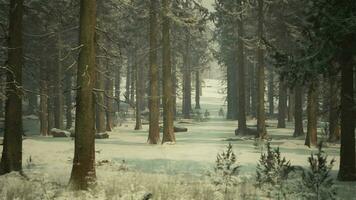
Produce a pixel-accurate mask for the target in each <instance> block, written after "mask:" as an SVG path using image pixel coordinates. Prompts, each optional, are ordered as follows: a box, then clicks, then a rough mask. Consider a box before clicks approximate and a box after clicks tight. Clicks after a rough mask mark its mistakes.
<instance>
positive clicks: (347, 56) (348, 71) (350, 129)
mask: <svg viewBox="0 0 356 200" xmlns="http://www.w3.org/2000/svg"><path fill="white" fill-rule="evenodd" d="M354 41H355V38H350V39H347V40H346V41H345V44H344V45H343V48H342V49H343V51H342V52H340V54H341V56H340V60H339V63H340V65H341V147H340V170H339V174H338V179H339V180H340V181H355V180H356V165H355V156H356V155H355V120H351V119H355V109H351V108H354V107H355V102H354V88H353V84H354V80H353V74H354V73H353V65H354V61H353V56H354V55H352V51H350V49H351V48H353V46H354V44H355V42H354Z"/></svg>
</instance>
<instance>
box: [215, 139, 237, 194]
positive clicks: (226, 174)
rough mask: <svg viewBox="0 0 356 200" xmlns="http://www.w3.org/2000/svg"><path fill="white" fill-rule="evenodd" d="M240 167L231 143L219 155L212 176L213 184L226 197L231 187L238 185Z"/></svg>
mask: <svg viewBox="0 0 356 200" xmlns="http://www.w3.org/2000/svg"><path fill="white" fill-rule="evenodd" d="M239 167H240V166H239V165H238V164H237V159H236V155H235V154H234V152H233V150H232V145H231V143H229V144H228V146H227V148H226V150H225V151H223V152H222V153H218V155H217V157H216V165H215V168H214V174H213V176H212V178H213V179H212V180H213V184H214V185H215V186H217V187H218V190H222V191H223V192H224V193H225V195H226V194H227V193H228V189H229V188H230V187H232V186H236V185H237V175H238V173H239V170H238V169H239Z"/></svg>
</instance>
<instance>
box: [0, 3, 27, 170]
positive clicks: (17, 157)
mask: <svg viewBox="0 0 356 200" xmlns="http://www.w3.org/2000/svg"><path fill="white" fill-rule="evenodd" d="M22 17H23V0H11V1H10V14H9V39H8V47H9V48H8V66H7V67H8V69H9V70H8V72H7V73H6V75H7V79H6V82H7V85H6V97H7V98H6V103H5V132H4V143H3V151H2V157H1V163H0V174H6V173H9V172H11V171H21V170H22V133H23V132H22V131H23V130H22V93H23V91H22V90H21V89H20V88H21V86H22V65H23V61H22V56H23V54H22V51H23V43H22Z"/></svg>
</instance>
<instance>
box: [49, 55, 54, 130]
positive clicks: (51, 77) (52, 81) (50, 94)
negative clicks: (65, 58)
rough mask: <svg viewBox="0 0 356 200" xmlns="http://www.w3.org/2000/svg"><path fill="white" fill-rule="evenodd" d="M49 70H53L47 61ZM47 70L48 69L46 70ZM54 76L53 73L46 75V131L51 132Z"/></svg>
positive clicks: (51, 63) (52, 124)
mask: <svg viewBox="0 0 356 200" xmlns="http://www.w3.org/2000/svg"><path fill="white" fill-rule="evenodd" d="M47 67H49V70H55V69H53V68H54V66H53V62H52V61H49V62H48V66H47ZM47 70H48V69H47ZM54 79H55V77H54V74H53V73H48V129H49V130H51V129H53V128H55V122H54V119H55V118H54V115H55V114H54V105H55V103H54V102H55V90H54V87H55V86H54V85H55V83H54Z"/></svg>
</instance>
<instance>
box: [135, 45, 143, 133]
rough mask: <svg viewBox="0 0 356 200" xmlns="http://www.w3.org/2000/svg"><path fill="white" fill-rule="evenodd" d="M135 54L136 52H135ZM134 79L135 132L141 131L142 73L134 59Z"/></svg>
mask: <svg viewBox="0 0 356 200" xmlns="http://www.w3.org/2000/svg"><path fill="white" fill-rule="evenodd" d="M136 53H137V52H136ZM135 57H137V56H135ZM134 68H135V78H134V80H135V81H136V84H135V85H136V106H135V107H136V109H135V111H136V125H135V130H141V129H142V120H141V105H142V96H143V94H142V90H143V89H142V84H141V82H143V81H142V78H143V76H142V71H143V69H140V67H139V63H137V60H136V59H135V67H134Z"/></svg>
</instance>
